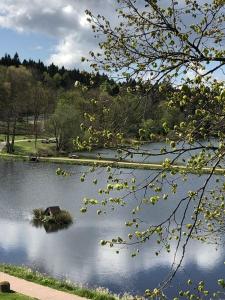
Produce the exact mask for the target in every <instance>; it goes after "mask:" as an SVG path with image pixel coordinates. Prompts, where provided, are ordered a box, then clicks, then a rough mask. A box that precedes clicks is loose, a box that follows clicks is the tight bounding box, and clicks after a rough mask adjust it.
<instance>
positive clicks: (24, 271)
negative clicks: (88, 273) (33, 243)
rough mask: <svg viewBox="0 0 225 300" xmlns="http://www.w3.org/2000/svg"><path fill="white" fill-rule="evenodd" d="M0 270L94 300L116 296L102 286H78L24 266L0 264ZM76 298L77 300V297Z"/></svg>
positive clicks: (104, 299)
mask: <svg viewBox="0 0 225 300" xmlns="http://www.w3.org/2000/svg"><path fill="white" fill-rule="evenodd" d="M0 272H2V273H5V274H8V275H11V276H14V277H16V278H20V279H24V280H26V281H29V282H32V283H36V284H39V285H41V286H45V287H49V288H51V289H54V290H56V291H61V292H64V293H68V294H69V295H76V296H79V297H82V298H87V299H94V300H115V299H116V298H118V297H117V296H114V295H113V294H111V293H110V292H108V290H104V289H103V288H101V289H100V288H99V289H89V288H86V287H80V286H78V285H75V284H73V283H71V282H69V281H65V280H64V281H61V280H57V279H54V278H52V277H49V276H47V275H45V274H41V273H39V272H37V271H33V270H31V269H30V268H27V267H25V266H14V265H8V264H0ZM28 290H29V288H28ZM54 299H55V298H54ZM57 299H60V298H57ZM68 299H69V297H68ZM77 299H78V300H79V298H77Z"/></svg>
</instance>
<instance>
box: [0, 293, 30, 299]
mask: <svg viewBox="0 0 225 300" xmlns="http://www.w3.org/2000/svg"><path fill="white" fill-rule="evenodd" d="M0 299H4V300H34V298H30V297H27V296H24V295H21V294H17V293H0Z"/></svg>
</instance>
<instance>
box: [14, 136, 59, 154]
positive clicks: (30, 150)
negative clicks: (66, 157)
mask: <svg viewBox="0 0 225 300" xmlns="http://www.w3.org/2000/svg"><path fill="white" fill-rule="evenodd" d="M14 147H15V152H14V154H17V155H29V154H36V153H38V154H39V155H40V156H55V155H56V150H55V149H56V145H55V144H53V143H49V144H43V143H42V142H41V141H37V148H36V149H35V143H34V141H33V140H30V141H27V140H26V141H20V142H16V143H15V146H14Z"/></svg>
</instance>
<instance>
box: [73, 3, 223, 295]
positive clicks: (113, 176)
mask: <svg viewBox="0 0 225 300" xmlns="http://www.w3.org/2000/svg"><path fill="white" fill-rule="evenodd" d="M224 5H225V4H224V1H223V0H222V1H218V0H211V1H206V2H205V3H204V2H202V1H201V2H198V1H195V0H185V1H182V2H181V1H179V2H178V1H175V0H170V1H168V2H165V1H160V0H158V1H157V0H154V1H152V0H141V1H136V0H118V8H117V10H116V13H117V15H118V19H119V22H118V25H115V26H114V25H112V24H111V23H110V22H109V21H108V20H107V19H106V18H105V17H104V16H100V15H98V16H94V15H93V14H92V13H91V12H90V11H86V13H87V17H88V21H89V22H90V23H91V24H92V29H93V31H94V32H95V34H96V37H99V36H100V35H101V41H100V48H101V51H100V52H99V53H94V52H92V51H91V52H90V57H91V58H90V59H88V61H89V62H90V64H91V66H92V67H93V69H94V70H95V71H98V70H104V71H107V72H112V73H113V75H114V77H115V74H117V75H118V77H119V78H124V79H125V80H127V81H130V80H135V84H134V86H132V87H131V86H129V87H128V92H131V93H132V92H133V93H134V92H135V93H136V94H138V92H139V91H140V90H142V92H141V95H142V97H141V99H143V98H144V92H143V90H144V91H145V93H146V98H147V99H148V96H149V95H150V94H151V93H152V91H153V90H154V89H155V88H156V87H158V88H159V92H160V91H164V93H165V91H166V93H167V95H166V99H165V101H161V102H160V104H159V105H158V107H157V108H159V109H160V108H161V110H160V112H159V110H158V111H156V114H157V115H159V118H158V124H159V126H157V127H159V128H158V130H159V132H162V133H163V134H165V135H167V138H166V142H167V144H168V145H167V146H166V147H163V148H162V149H160V151H158V152H156V151H154V152H151V151H147V150H144V148H142V147H141V146H140V145H141V144H140V143H139V144H137V143H135V144H133V145H131V146H124V144H123V139H124V132H123V130H118V128H116V127H110V126H108V127H107V125H108V124H106V126H105V127H104V128H102V130H99V127H98V126H96V124H95V115H94V114H89V115H87V119H88V122H89V123H88V122H86V123H85V124H84V130H89V131H90V135H91V136H90V138H89V144H88V141H87V140H86V141H84V143H83V144H82V142H81V141H78V142H79V145H80V147H81V148H82V146H84V145H86V146H90V149H92V147H93V142H92V141H93V140H94V141H95V142H98V140H99V138H100V137H101V144H102V145H104V147H115V148H116V149H117V151H118V152H119V153H121V152H123V151H124V152H125V153H127V157H135V155H143V157H151V156H158V157H159V158H161V160H162V165H163V170H161V171H160V172H155V174H153V175H151V174H149V176H147V177H146V179H145V180H143V181H142V182H138V181H137V179H136V178H135V176H133V178H131V180H128V179H127V178H125V179H124V177H123V176H122V175H121V173H122V170H120V172H116V171H114V170H111V168H110V167H109V168H107V172H108V177H107V178H108V181H107V184H106V186H104V187H102V188H101V189H100V191H99V194H100V195H99V198H100V199H94V201H90V199H84V206H83V207H82V212H88V206H92V205H94V206H95V207H97V212H100V213H98V214H101V212H105V213H106V210H105V206H106V205H107V204H108V205H110V206H113V207H115V206H122V207H123V206H125V205H126V204H128V203H130V196H131V195H132V194H133V196H134V198H135V199H137V202H138V205H137V203H136V202H135V203H134V206H133V209H132V211H131V217H130V220H126V222H125V224H126V226H127V227H128V228H130V233H129V234H128V236H127V237H120V236H119V237H115V238H113V239H109V240H103V241H101V244H102V245H103V246H105V245H108V246H110V247H117V248H118V247H120V246H125V245H130V246H131V247H133V248H134V251H133V253H132V256H133V257H135V256H136V255H138V254H139V252H140V250H139V248H137V247H138V246H139V247H141V246H142V245H143V243H146V242H152V243H153V242H155V241H156V242H157V244H158V246H159V251H157V252H156V253H155V254H156V256H158V255H160V253H161V251H162V252H163V250H162V249H164V251H165V252H168V253H170V252H171V251H173V253H174V260H173V263H172V265H171V272H170V273H169V274H168V277H167V278H166V279H165V280H164V281H162V282H160V283H159V286H158V288H156V289H155V290H153V291H146V294H147V295H148V296H149V297H152V298H157V297H158V298H164V290H165V288H166V287H168V285H170V283H171V281H172V280H173V278H174V277H175V275H176V273H177V271H178V270H179V268H180V267H181V265H182V263H183V260H184V257H185V253H186V249H187V246H188V244H189V242H190V240H191V239H197V240H199V241H201V242H205V243H211V242H213V243H216V244H219V243H220V242H221V241H222V239H223V234H224V221H225V219H224V195H223V194H224V179H223V177H220V178H215V170H216V169H217V168H218V167H221V166H223V162H224V155H225V152H224V149H225V145H224V112H225V97H224V95H225V93H224V90H225V86H224V82H223V81H219V80H216V77H213V75H214V73H215V74H216V75H218V74H221V73H217V72H219V71H223V66H224V63H225V59H224V56H225V51H224V47H223V45H224V40H225V31H224ZM83 60H85V59H83ZM216 75H215V76H216ZM168 82H169V84H170V86H171V87H170V88H168ZM165 83H166V84H165ZM94 100H95V99H94ZM94 100H93V101H94ZM137 102H138V101H137ZM141 103H143V102H141ZM97 104H98V103H97ZM139 104H140V102H139ZM137 107H138V105H137ZM142 108H143V106H142ZM96 110H97V108H96ZM93 118H94V119H93ZM135 120H137V119H135ZM141 120H142V124H141V125H142V127H143V128H140V127H139V140H140V141H142V140H143V139H145V140H146V139H149V140H151V139H153V138H154V134H155V132H157V133H158V131H156V126H155V124H154V121H153V122H152V121H151V120H157V118H152V116H151V117H150V116H148V117H147V118H146V115H145V118H143V117H142V119H141ZM137 124H138V126H139V125H140V121H139V123H137ZM171 157H172V158H171ZM180 160H182V162H183V163H184V165H185V166H186V167H187V170H190V171H193V172H196V173H197V174H198V176H199V177H201V178H202V180H200V181H199V182H200V184H199V186H198V187H197V188H196V189H194V188H193V189H191V190H187V191H184V192H185V194H184V195H183V196H182V197H180V198H179V199H178V202H177V204H176V205H175V208H174V209H173V210H172V211H169V212H168V215H167V216H166V217H165V218H164V219H163V220H162V221H160V222H159V223H158V224H152V223H151V221H146V220H143V219H142V215H141V213H142V211H143V210H147V209H148V208H152V209H153V206H157V205H160V203H161V202H163V201H172V200H173V199H174V197H175V196H176V195H177V191H178V190H179V188H180V187H181V185H182V186H183V183H182V182H186V181H188V180H189V178H188V174H187V171H185V170H178V169H177V170H175V169H173V170H172V171H171V166H173V165H174V164H176V163H177V162H178V161H180ZM209 166H210V167H211V171H210V174H208V175H207V176H203V175H202V170H203V169H204V168H205V167H209ZM131 174H133V173H131ZM96 180H97V178H96ZM212 185H213V188H212ZM165 186H167V189H166V192H164V190H165ZM102 196H104V200H101V197H102ZM91 200H92V199H91ZM172 243H173V244H175V247H173V248H172ZM116 251H117V252H119V250H116ZM163 253H164V252H163ZM223 282H224V281H223V279H219V281H218V283H219V284H220V283H222V284H221V286H222V287H223ZM196 290H197V291H198V292H199V293H200V294H201V293H203V294H201V295H199V293H197V295H194V294H193V295H192V294H191V292H190V290H188V291H186V292H184V291H181V294H182V295H180V296H185V297H186V298H188V299H204V297H205V298H207V297H210V296H211V295H209V293H208V292H207V290H205V287H204V286H203V285H202V284H200V287H199V286H198V287H197V288H196ZM215 296H216V295H215ZM212 297H213V295H212Z"/></svg>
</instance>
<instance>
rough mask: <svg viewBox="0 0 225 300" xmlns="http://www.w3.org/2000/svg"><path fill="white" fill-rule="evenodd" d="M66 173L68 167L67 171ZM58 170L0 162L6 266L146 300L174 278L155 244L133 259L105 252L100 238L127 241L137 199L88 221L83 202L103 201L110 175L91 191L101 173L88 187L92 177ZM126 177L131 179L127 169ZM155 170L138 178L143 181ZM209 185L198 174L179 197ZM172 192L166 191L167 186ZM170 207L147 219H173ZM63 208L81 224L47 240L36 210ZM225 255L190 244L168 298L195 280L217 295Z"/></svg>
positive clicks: (78, 169)
mask: <svg viewBox="0 0 225 300" xmlns="http://www.w3.org/2000/svg"><path fill="white" fill-rule="evenodd" d="M63 167H64V166H63ZM56 168H57V165H54V164H42V163H39V164H32V163H23V162H5V161H0V191H1V193H0V262H1V263H12V264H18V265H21V264H25V265H28V266H32V267H33V268H35V269H38V270H40V271H41V272H45V273H48V274H50V275H52V276H54V277H57V278H67V279H70V280H71V281H73V282H78V283H82V284H88V285H89V286H91V287H94V286H103V287H106V288H109V289H110V290H111V291H112V292H116V293H124V292H130V293H134V294H137V293H139V294H142V293H143V292H144V290H145V289H146V288H153V287H155V285H157V284H158V283H159V282H160V280H161V279H162V278H164V277H165V276H166V274H167V272H168V271H169V268H170V265H171V262H172V259H173V256H172V254H162V255H160V256H158V257H156V256H155V254H154V252H155V250H156V249H155V248H154V247H155V245H154V244H146V245H145V246H143V248H140V252H141V253H140V255H139V256H137V257H136V258H131V256H130V254H131V249H123V250H122V251H121V252H120V254H119V255H118V254H116V253H115V250H114V249H109V248H107V247H102V246H100V245H99V241H100V240H101V239H105V238H107V239H109V238H113V237H115V236H118V235H120V236H122V237H126V236H127V233H128V229H127V228H126V227H125V226H124V222H125V220H126V219H130V211H131V207H132V206H133V205H134V204H135V201H137V200H135V199H133V198H132V197H131V198H130V204H128V205H127V206H126V207H124V208H119V209H115V210H114V211H112V212H110V211H109V213H107V214H106V215H104V214H103V215H101V216H97V214H96V208H92V209H89V211H88V213H87V214H85V215H81V214H80V212H79V210H80V207H81V206H82V199H83V197H85V196H86V197H97V191H98V189H99V188H100V187H102V186H103V185H104V184H105V183H106V174H105V171H103V170H102V171H98V178H99V184H98V185H97V186H94V185H93V184H91V182H92V180H93V178H94V176H95V174H91V175H90V176H89V177H88V178H87V181H86V182H84V183H81V182H80V180H79V178H80V175H81V173H83V172H84V171H85V170H86V167H82V166H65V169H67V170H70V171H72V172H73V176H71V177H67V178H62V177H58V176H56V175H55V170H56ZM124 172H125V173H124V174H123V175H122V176H123V177H124V178H125V177H127V178H129V177H131V175H130V174H129V171H128V170H125V171H124ZM153 174H154V173H153V171H140V170H139V171H137V172H136V176H137V178H138V180H140V181H141V180H143V179H144V178H145V177H146V175H148V176H151V175H153ZM202 180H204V178H198V177H196V176H193V175H191V176H190V179H189V181H188V182H187V183H186V184H185V185H184V184H182V186H181V188H180V190H179V191H178V193H179V196H182V194H183V193H184V191H185V190H187V189H188V190H189V189H190V188H191V189H193V188H194V187H195V186H197V185H198V184H199V183H201V181H202ZM165 189H166V187H165ZM175 202H176V199H174V203H171V202H170V201H168V202H164V203H162V204H159V205H156V206H155V207H154V208H153V207H151V208H149V209H148V210H147V209H146V210H144V212H143V215H142V217H143V218H144V219H145V220H148V222H150V223H153V224H156V223H158V222H159V221H160V220H162V219H163V217H165V216H166V215H167V214H168V211H170V210H171V209H172V208H173V207H174V205H175ZM52 205H59V206H60V207H63V208H65V209H67V210H69V211H70V212H71V214H72V215H73V217H74V218H75V222H74V224H73V225H72V226H71V227H70V228H69V229H67V230H62V231H58V232H55V233H46V232H45V230H44V229H43V228H35V227H33V226H32V225H31V223H30V219H31V212H32V210H33V209H34V208H38V207H48V206H52ZM223 261H225V251H224V249H223V248H218V249H216V247H215V246H214V245H204V244H201V243H197V242H194V241H192V242H191V243H190V244H189V247H188V251H187V255H186V257H185V260H184V263H183V268H182V269H181V270H180V271H179V274H178V276H177V279H175V280H174V282H173V285H172V286H171V288H170V290H169V291H168V293H169V295H171V297H172V295H174V291H175V290H177V288H180V287H181V288H182V287H183V283H184V281H186V280H187V279H188V278H189V277H192V278H193V279H196V280H205V281H206V282H208V284H209V288H210V289H214V288H216V281H217V279H218V278H222V277H224V276H225V271H224V264H223Z"/></svg>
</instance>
